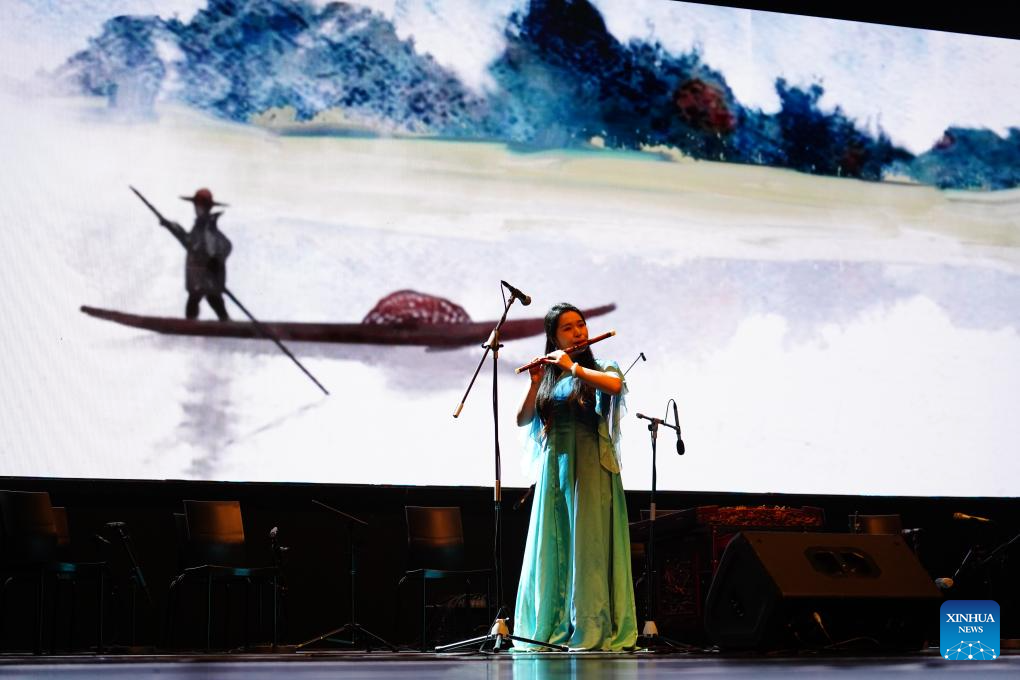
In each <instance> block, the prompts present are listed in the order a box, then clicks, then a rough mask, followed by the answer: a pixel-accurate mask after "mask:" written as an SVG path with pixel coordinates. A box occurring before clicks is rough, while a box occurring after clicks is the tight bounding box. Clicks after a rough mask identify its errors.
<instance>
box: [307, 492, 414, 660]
mask: <svg viewBox="0 0 1020 680" xmlns="http://www.w3.org/2000/svg"><path fill="white" fill-rule="evenodd" d="M312 502H313V503H315V504H316V505H318V506H319V507H322V508H325V509H326V510H329V511H330V512H332V513H334V514H335V515H337V516H338V517H340V518H341V519H343V520H344V522H345V524H347V550H348V553H349V555H350V574H351V620H350V621H348V622H347V623H345V624H344V625H342V626H340V627H339V628H334V629H333V630H331V631H328V632H326V633H323V634H322V635H319V636H318V637H314V638H312V639H311V640H305V641H304V642H302V643H301V644H299V645H297V647H295V648H294V649H295V650H298V651H300V650H302V649H304V648H305V647H309V646H311V645H314V644H316V643H317V642H322V641H323V640H325V641H327V642H334V643H337V644H341V645H347V646H349V647H354V646H356V645H357V644H358V634H359V633H360V634H361V635H362V636H364V637H365V638H368V639H367V640H366V643H367V645H368V650H369V651H371V650H372V640H375V641H376V642H380V643H382V644H383V646H385V647H389V648H390V651H393V652H396V651H397V647H396V645H393V644H391V643H389V642H387V641H386V640H384V639H382V638H381V637H379V636H378V635H376V634H375V633H373V632H372V631H370V630H368V629H367V628H365V627H364V626H362V625H361V624H360V623H358V622H357V617H356V616H355V611H356V608H355V603H356V602H357V593H358V588H357V574H358V559H357V549H356V548H355V541H354V530H355V529H358V528H362V529H363V528H365V527H367V526H368V522H365V521H363V520H360V519H358V518H357V517H354V516H353V515H348V514H347V513H346V512H344V511H343V510H337V509H336V508H334V507H332V506H330V505H326V504H325V503H321V502H319V501H317V500H315V499H312ZM348 631H349V632H350V634H351V639H350V640H338V639H336V638H334V637H333V636H335V635H342V634H344V633H347V632H348Z"/></svg>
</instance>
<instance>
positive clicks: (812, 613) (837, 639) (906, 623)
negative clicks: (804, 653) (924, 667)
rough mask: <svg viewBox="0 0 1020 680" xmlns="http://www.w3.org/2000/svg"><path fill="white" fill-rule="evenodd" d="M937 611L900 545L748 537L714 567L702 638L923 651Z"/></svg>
mask: <svg viewBox="0 0 1020 680" xmlns="http://www.w3.org/2000/svg"><path fill="white" fill-rule="evenodd" d="M941 603H942V596H941V594H940V592H939V590H938V588H936V587H935V584H934V583H933V581H932V579H931V578H930V577H929V576H928V574H927V573H926V572H925V570H924V568H922V567H921V564H920V563H919V562H918V561H917V557H915V556H914V553H913V552H911V551H910V549H909V548H908V547H907V546H906V544H905V543H904V542H903V539H902V538H901V537H900V536H896V535H881V534H874V535H868V534H865V535H860V534H822V533H787V532H765V531H760V532H759V531H748V532H744V533H742V534H738V535H737V536H735V537H734V538H733V540H732V541H730V544H729V545H728V546H727V547H726V551H725V552H724V553H723V555H722V558H721V559H720V561H719V568H718V570H717V571H716V574H715V579H714V580H713V581H712V586H711V588H709V591H708V600H707V602H706V605H705V630H706V631H707V632H708V635H709V637H710V639H712V641H713V642H715V643H716V644H717V645H719V646H720V647H722V648H730V649H760V650H765V649H772V650H775V649H804V648H809V649H833V650H838V649H862V648H876V649H889V650H893V649H899V650H906V649H920V648H921V647H922V646H923V645H924V644H925V642H926V641H927V640H935V639H936V637H937V635H938V625H939V607H940V606H941Z"/></svg>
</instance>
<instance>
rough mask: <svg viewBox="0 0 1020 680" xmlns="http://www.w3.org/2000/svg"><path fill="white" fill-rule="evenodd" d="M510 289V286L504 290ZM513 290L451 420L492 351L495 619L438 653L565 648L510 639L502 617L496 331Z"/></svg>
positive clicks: (499, 345) (461, 406) (511, 289)
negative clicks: (482, 631)
mask: <svg viewBox="0 0 1020 680" xmlns="http://www.w3.org/2000/svg"><path fill="white" fill-rule="evenodd" d="M507 287H508V288H509V286H507ZM519 292H520V291H517V290H516V289H513V288H510V300H509V301H504V305H505V306H504V307H503V316H501V317H500V318H499V321H497V322H496V327H495V328H493V329H492V333H490V334H489V339H488V340H486V341H485V343H484V344H482V347H483V348H484V349H485V352H484V353H483V354H482V358H481V359H480V360H479V361H478V366H477V367H476V368H475V373H474V375H473V376H471V382H470V383H468V387H467V390H466V391H465V392H464V396H463V397H462V398H461V400H460V404H459V405H458V406H457V410H456V411H454V413H453V417H454V418H456V417H458V416H459V415H460V412H461V411H462V410H463V409H464V403H465V402H466V401H467V398H468V394H470V393H471V388H472V387H473V386H474V384H475V379H476V378H477V377H478V373H479V371H481V370H482V366H483V365H484V364H485V359H486V358H487V357H488V356H489V352H490V351H492V425H493V434H494V441H493V446H494V452H495V462H496V480H495V483H494V485H493V496H492V504H493V509H494V512H495V516H496V522H495V529H494V531H495V541H494V543H493V545H494V546H495V548H494V550H493V557H494V560H495V563H496V565H495V566H496V569H495V574H496V598H497V603H496V604H497V607H496V618H495V620H494V621H493V622H492V626H491V627H490V628H489V632H488V634H487V635H481V636H479V637H475V638H471V639H469V640H461V641H460V642H454V643H451V644H448V645H441V646H439V647H436V649H435V651H437V652H452V651H455V650H458V649H461V648H463V647H473V646H475V645H478V651H480V652H482V651H485V648H486V646H487V645H490V644H491V645H492V651H493V652H499V651H502V648H503V643H504V642H506V641H507V640H517V641H519V642H527V643H529V644H533V645H538V646H540V647H547V648H549V649H555V650H557V651H561V652H565V651H567V648H566V647H564V646H562V645H555V644H552V643H549V642H542V641H539V640H532V639H530V638H525V637H520V636H517V635H511V634H510V629H509V628H508V627H507V625H506V618H505V617H503V616H502V614H503V612H504V611H505V610H506V607H505V606H504V605H503V546H502V542H503V525H502V521H503V520H502V516H501V514H500V508H501V504H502V501H503V489H502V463H501V462H500V456H499V389H498V377H499V348H500V347H502V346H503V345H502V344H500V342H499V329H500V328H502V327H503V323H504V322H505V321H506V315H507V312H509V311H510V306H511V305H512V304H513V303H514V300H517V299H518V297H517V295H518V293H519ZM530 301H531V300H530V298H529V299H528V300H522V302H524V304H527V303H528V302H530Z"/></svg>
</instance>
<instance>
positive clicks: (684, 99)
mask: <svg viewBox="0 0 1020 680" xmlns="http://www.w3.org/2000/svg"><path fill="white" fill-rule="evenodd" d="M673 103H674V104H675V105H676V108H677V112H678V113H679V114H680V117H681V118H682V119H683V120H684V122H685V123H687V124H688V125H690V126H691V127H693V128H697V129H699V130H704V131H706V132H718V133H730V132H733V129H734V128H735V127H736V123H737V121H736V118H735V117H734V115H733V113H732V112H731V111H730V109H729V106H728V105H727V104H726V97H725V95H724V94H723V93H722V91H721V90H720V89H719V88H718V87H716V86H714V85H711V84H709V83H706V82H705V81H704V80H701V79H700V78H692V79H691V80H688V81H685V82H684V83H682V84H681V85H680V87H678V88H677V90H676V92H675V93H673Z"/></svg>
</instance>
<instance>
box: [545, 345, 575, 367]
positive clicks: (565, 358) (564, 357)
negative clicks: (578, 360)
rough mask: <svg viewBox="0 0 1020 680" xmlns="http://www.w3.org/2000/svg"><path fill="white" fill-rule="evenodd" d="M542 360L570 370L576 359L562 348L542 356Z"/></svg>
mask: <svg viewBox="0 0 1020 680" xmlns="http://www.w3.org/2000/svg"><path fill="white" fill-rule="evenodd" d="M542 361H543V362H545V363H547V364H552V365H554V366H559V367H560V368H561V369H563V370H564V371H569V370H570V367H571V366H573V365H574V360H573V359H571V358H570V355H569V354H567V353H566V352H564V351H563V350H561V349H558V350H555V351H553V352H549V354H546V355H545V357H543V358H542Z"/></svg>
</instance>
